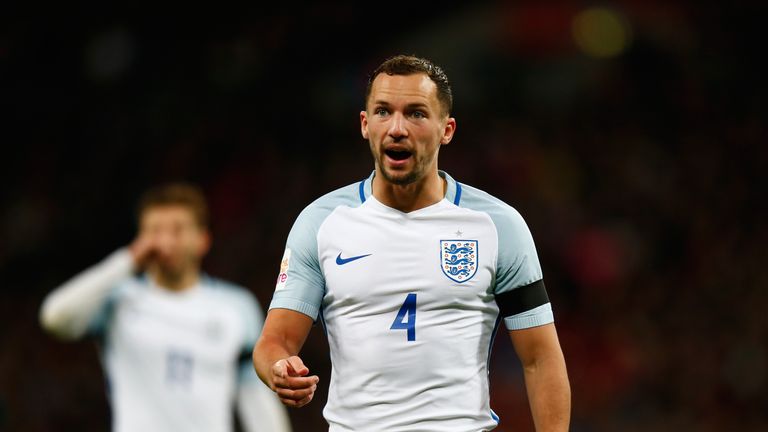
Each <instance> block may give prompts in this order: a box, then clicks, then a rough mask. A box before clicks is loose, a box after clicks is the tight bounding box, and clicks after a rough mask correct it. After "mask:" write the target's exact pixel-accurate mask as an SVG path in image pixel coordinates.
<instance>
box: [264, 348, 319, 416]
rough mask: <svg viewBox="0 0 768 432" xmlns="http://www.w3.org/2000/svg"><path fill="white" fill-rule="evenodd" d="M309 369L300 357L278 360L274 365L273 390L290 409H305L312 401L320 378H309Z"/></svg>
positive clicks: (314, 376) (315, 376)
mask: <svg viewBox="0 0 768 432" xmlns="http://www.w3.org/2000/svg"><path fill="white" fill-rule="evenodd" d="M308 373H309V369H307V367H306V366H304V362H303V361H301V359H300V358H299V357H298V356H292V357H288V358H286V359H282V360H278V361H276V362H275V364H273V365H272V377H271V378H272V386H271V387H272V390H273V391H274V392H275V393H277V396H278V397H280V402H282V403H283V404H284V405H286V406H290V407H296V408H299V407H303V406H304V405H306V404H308V403H309V402H310V401H312V398H313V397H314V396H315V390H317V383H318V382H319V381H320V378H318V377H317V375H312V376H307V374H308Z"/></svg>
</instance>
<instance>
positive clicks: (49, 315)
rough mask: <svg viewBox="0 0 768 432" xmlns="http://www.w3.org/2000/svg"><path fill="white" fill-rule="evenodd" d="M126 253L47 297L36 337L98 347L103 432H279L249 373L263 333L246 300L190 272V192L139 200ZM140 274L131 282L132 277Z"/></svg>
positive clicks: (197, 233)
mask: <svg viewBox="0 0 768 432" xmlns="http://www.w3.org/2000/svg"><path fill="white" fill-rule="evenodd" d="M138 224H139V232H138V235H137V237H136V239H135V240H134V241H133V243H132V244H131V245H130V247H127V248H121V249H119V250H117V251H116V252H114V253H113V254H112V255H110V256H109V257H108V258H106V259H105V260H104V261H103V262H101V263H99V264H97V265H95V266H93V267H92V268H90V269H88V270H86V271H84V272H82V273H80V274H78V275H77V276H75V277H74V278H72V279H71V280H70V281H68V282H66V283H65V284H63V285H61V286H60V287H58V288H57V289H55V290H54V291H53V292H51V293H50V294H49V295H48V296H47V297H46V299H45V301H44V302H43V305H42V309H41V312H40V320H41V323H42V325H43V327H44V328H45V329H46V330H48V331H49V332H51V333H53V334H55V335H56V336H58V337H60V338H62V339H68V340H73V339H78V338H81V337H84V336H86V335H95V336H99V337H100V340H101V341H102V344H101V349H102V361H103V364H104V367H105V369H106V374H107V378H108V392H109V399H110V403H111V405H112V413H113V419H112V425H113V429H114V430H115V431H119V432H127V431H142V432H145V431H182V430H183V431H187V432H188V431H205V432H219V431H221V432H224V431H231V430H233V426H234V423H233V411H234V410H235V407H236V408H237V409H236V411H237V413H238V417H239V420H240V424H241V426H242V427H243V429H244V430H245V431H247V432H256V431H265V432H266V431H270V432H272V431H289V430H290V425H289V421H288V417H287V415H286V412H285V409H284V408H283V407H282V405H280V403H279V402H278V401H277V399H276V398H275V396H274V395H273V394H272V393H271V392H270V391H269V389H268V388H267V387H265V386H264V385H263V384H262V383H261V382H260V381H259V380H258V378H257V377H256V374H255V373H254V372H253V369H252V367H251V362H250V351H251V348H252V346H253V344H254V342H255V341H256V339H257V337H258V335H259V332H260V331H261V326H262V323H263V314H262V312H261V308H260V306H259V304H258V302H257V301H256V299H255V297H254V296H253V295H251V293H250V292H249V291H247V290H246V289H244V288H242V287H239V286H235V285H232V284H230V283H227V282H224V281H222V280H219V279H215V278H212V277H210V276H208V275H206V274H204V273H202V272H201V269H200V265H201V261H202V258H203V257H204V256H205V254H206V253H207V252H208V250H209V247H210V244H211V239H210V234H209V231H208V208H207V204H206V200H205V197H204V195H203V194H202V192H201V191H200V190H199V189H198V188H196V187H194V186H191V185H187V184H170V185H165V186H160V187H157V188H155V189H152V190H150V191H148V192H146V193H145V195H144V196H143V197H142V199H141V200H140V203H139V207H138ZM136 272H141V274H140V275H138V276H137V275H135V273H136Z"/></svg>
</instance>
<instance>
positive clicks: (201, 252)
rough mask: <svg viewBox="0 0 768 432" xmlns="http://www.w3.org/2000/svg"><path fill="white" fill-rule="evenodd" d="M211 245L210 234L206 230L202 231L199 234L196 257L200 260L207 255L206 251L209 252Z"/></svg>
mask: <svg viewBox="0 0 768 432" xmlns="http://www.w3.org/2000/svg"><path fill="white" fill-rule="evenodd" d="M211 243H212V240H211V232H210V231H208V230H207V229H206V230H203V232H201V233H200V242H199V243H198V245H197V253H198V256H200V257H201V258H202V257H204V256H205V255H206V254H208V251H209V250H211Z"/></svg>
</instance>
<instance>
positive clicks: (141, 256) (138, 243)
mask: <svg viewBox="0 0 768 432" xmlns="http://www.w3.org/2000/svg"><path fill="white" fill-rule="evenodd" d="M128 249H129V250H130V251H131V256H132V257H133V267H134V268H135V269H137V270H141V269H144V268H145V267H146V266H147V264H149V262H150V261H152V260H153V259H155V258H156V256H157V254H158V250H157V247H156V246H155V242H154V241H153V240H152V239H151V238H150V237H147V236H139V237H136V239H135V240H134V241H133V243H131V245H130V246H129V247H128Z"/></svg>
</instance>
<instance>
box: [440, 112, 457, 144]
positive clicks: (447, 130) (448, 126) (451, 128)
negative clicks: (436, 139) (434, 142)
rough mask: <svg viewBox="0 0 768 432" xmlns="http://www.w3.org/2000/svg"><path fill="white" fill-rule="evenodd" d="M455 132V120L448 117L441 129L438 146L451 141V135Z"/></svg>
mask: <svg viewBox="0 0 768 432" xmlns="http://www.w3.org/2000/svg"><path fill="white" fill-rule="evenodd" d="M455 132H456V119H455V118H453V117H448V120H446V122H445V127H444V128H443V136H442V137H441V138H440V144H442V145H446V144H448V143H450V142H451V140H452V139H453V134H454V133H455Z"/></svg>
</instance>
